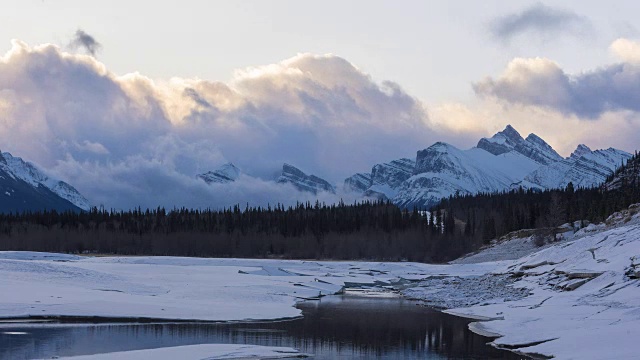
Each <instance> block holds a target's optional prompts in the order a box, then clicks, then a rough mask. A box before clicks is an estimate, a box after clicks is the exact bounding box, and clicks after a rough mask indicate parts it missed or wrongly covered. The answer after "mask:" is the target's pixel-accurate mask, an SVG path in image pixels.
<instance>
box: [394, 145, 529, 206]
mask: <svg viewBox="0 0 640 360" xmlns="http://www.w3.org/2000/svg"><path fill="white" fill-rule="evenodd" d="M539 166H540V164H539V163H538V162H536V161H535V160H533V159H531V158H528V157H526V156H525V155H523V154H521V153H519V152H516V151H509V152H506V153H500V154H498V155H494V154H492V153H490V152H488V151H485V150H484V149H481V148H477V147H476V148H472V149H469V150H460V149H458V148H456V147H455V146H453V145H449V144H446V143H442V142H438V143H435V144H434V145H432V146H430V147H428V148H427V149H424V150H420V151H418V153H417V156H416V167H415V170H414V175H413V176H411V177H410V178H409V179H407V180H406V181H404V182H403V183H402V185H401V186H400V188H399V191H398V193H397V194H396V196H395V197H394V198H393V199H392V200H393V202H394V203H395V204H397V205H399V206H403V207H413V206H419V207H428V206H431V205H433V204H435V203H437V202H438V201H439V200H440V199H442V198H443V197H447V196H449V195H453V194H456V193H459V194H475V193H478V192H493V191H497V190H501V189H506V188H509V186H510V185H511V184H512V183H514V182H516V181H518V180H519V179H522V178H523V177H524V176H525V175H526V174H528V173H529V172H531V171H533V170H535V169H536V168H538V167H539Z"/></svg>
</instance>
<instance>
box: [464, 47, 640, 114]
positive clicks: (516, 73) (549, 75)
mask: <svg viewBox="0 0 640 360" xmlns="http://www.w3.org/2000/svg"><path fill="white" fill-rule="evenodd" d="M474 90H475V92H476V94H478V95H480V96H483V97H493V98H496V99H500V100H502V101H505V102H506V103H511V104H521V105H533V106H542V107H546V108H550V109H554V110H556V111H560V112H562V113H564V114H567V115H576V116H578V117H580V118H584V119H597V118H599V117H600V116H601V115H603V114H604V113H606V112H610V111H625V110H627V111H632V112H638V111H640V64H632V63H620V64H612V65H608V66H605V67H601V68H597V69H595V70H592V71H589V72H583V73H579V74H573V75H571V74H567V73H566V72H564V70H562V68H561V67H560V66H559V65H558V64H557V63H555V62H553V61H551V60H548V59H542V58H534V59H522V58H517V59H514V60H512V61H511V62H510V63H509V65H508V66H507V68H506V69H505V70H504V72H503V73H502V74H501V75H500V76H499V77H498V78H497V79H494V78H491V77H489V78H486V79H484V80H482V81H480V82H478V83H476V84H474Z"/></svg>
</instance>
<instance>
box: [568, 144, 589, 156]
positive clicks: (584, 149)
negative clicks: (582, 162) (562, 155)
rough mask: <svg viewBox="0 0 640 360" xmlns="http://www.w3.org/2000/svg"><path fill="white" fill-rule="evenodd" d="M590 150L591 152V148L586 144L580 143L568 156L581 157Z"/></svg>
mask: <svg viewBox="0 0 640 360" xmlns="http://www.w3.org/2000/svg"><path fill="white" fill-rule="evenodd" d="M591 152H592V150H591V148H589V147H588V146H587V145H585V144H580V145H578V147H576V149H575V150H574V151H573V152H572V153H571V156H569V157H570V158H571V159H577V158H580V157H582V156H583V155H584V154H589V153H591Z"/></svg>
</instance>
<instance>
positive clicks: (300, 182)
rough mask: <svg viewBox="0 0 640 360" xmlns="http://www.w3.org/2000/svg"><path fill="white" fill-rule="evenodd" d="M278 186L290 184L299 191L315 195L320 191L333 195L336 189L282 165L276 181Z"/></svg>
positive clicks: (296, 169)
mask: <svg viewBox="0 0 640 360" xmlns="http://www.w3.org/2000/svg"><path fill="white" fill-rule="evenodd" d="M276 182H278V183H280V184H292V185H293V186H295V187H296V188H297V189H298V190H300V191H306V192H310V193H313V194H317V193H318V192H320V191H327V192H331V193H335V192H336V189H335V188H334V187H333V185H331V184H330V183H329V182H328V181H326V180H324V179H321V178H319V177H317V176H315V175H307V174H305V173H304V172H303V171H302V170H300V169H298V168H296V167H295V166H293V165H289V164H284V165H283V166H282V173H281V174H280V176H279V177H278V178H277V179H276Z"/></svg>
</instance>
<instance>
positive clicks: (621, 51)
mask: <svg viewBox="0 0 640 360" xmlns="http://www.w3.org/2000/svg"><path fill="white" fill-rule="evenodd" d="M609 50H610V51H611V52H612V53H613V54H614V55H615V56H616V57H618V58H619V59H620V60H622V61H624V62H626V63H630V64H640V43H638V42H637V41H632V40H629V39H624V38H620V39H617V40H616V41H614V42H613V43H612V44H611V46H610V47H609Z"/></svg>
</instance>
